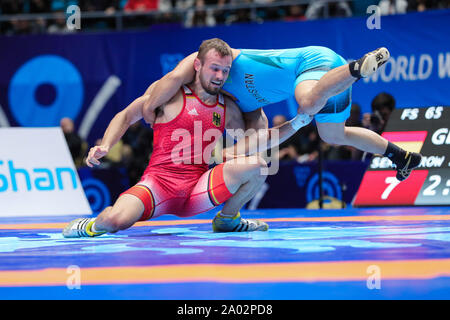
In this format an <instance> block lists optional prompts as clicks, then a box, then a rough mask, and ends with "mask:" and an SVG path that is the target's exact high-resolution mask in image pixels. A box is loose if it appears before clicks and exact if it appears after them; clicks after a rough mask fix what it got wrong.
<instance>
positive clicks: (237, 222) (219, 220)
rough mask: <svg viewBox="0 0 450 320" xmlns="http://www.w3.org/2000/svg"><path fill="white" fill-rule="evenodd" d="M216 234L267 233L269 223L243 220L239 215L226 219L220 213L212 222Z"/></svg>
mask: <svg viewBox="0 0 450 320" xmlns="http://www.w3.org/2000/svg"><path fill="white" fill-rule="evenodd" d="M212 227H213V231H214V232H249V231H267V230H268V229H269V226H268V224H267V223H265V222H263V221H260V220H256V219H243V218H241V214H240V213H238V214H237V215H236V216H235V217H232V218H231V217H225V216H223V215H221V214H220V212H219V213H218V214H217V215H216V216H215V217H214V219H213V221H212Z"/></svg>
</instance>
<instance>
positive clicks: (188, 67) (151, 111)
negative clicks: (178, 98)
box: [143, 52, 197, 125]
mask: <svg viewBox="0 0 450 320" xmlns="http://www.w3.org/2000/svg"><path fill="white" fill-rule="evenodd" d="M196 57H197V52H194V53H192V54H190V55H189V56H187V57H186V58H184V59H183V60H182V61H181V62H180V63H179V64H178V65H177V66H176V67H175V69H173V70H172V71H171V72H169V73H167V74H166V75H165V76H164V77H162V78H161V79H160V80H158V81H155V82H153V83H152V84H151V85H150V86H149V87H148V88H147V90H146V91H145V93H144V95H145V96H148V99H147V100H146V102H145V104H144V115H143V116H144V120H145V121H146V122H147V123H149V124H150V125H153V124H154V122H155V117H156V115H155V110H156V108H157V107H158V106H161V105H164V104H165V103H167V102H168V101H169V100H170V99H171V98H172V97H173V96H174V95H175V94H176V93H177V91H178V90H179V89H180V87H181V86H183V85H185V84H188V83H190V82H192V81H193V80H194V77H195V69H194V60H195V58H196Z"/></svg>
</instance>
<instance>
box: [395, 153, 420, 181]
mask: <svg viewBox="0 0 450 320" xmlns="http://www.w3.org/2000/svg"><path fill="white" fill-rule="evenodd" d="M405 159H406V163H405V165H404V166H403V167H402V168H399V167H397V175H396V178H397V180H398V181H403V180H406V179H407V178H408V177H409V175H410V174H411V171H412V170H413V169H414V168H416V167H417V166H418V165H419V164H420V162H421V160H422V156H421V155H420V154H419V153H416V152H409V151H407V152H406V155H405Z"/></svg>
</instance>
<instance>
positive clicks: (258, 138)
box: [223, 99, 312, 158]
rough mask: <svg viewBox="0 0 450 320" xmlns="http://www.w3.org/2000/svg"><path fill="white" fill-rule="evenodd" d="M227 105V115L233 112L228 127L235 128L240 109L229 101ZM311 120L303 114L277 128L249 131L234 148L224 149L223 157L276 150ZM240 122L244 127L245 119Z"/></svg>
mask: <svg viewBox="0 0 450 320" xmlns="http://www.w3.org/2000/svg"><path fill="white" fill-rule="evenodd" d="M226 103H227V114H228V113H229V112H230V111H231V115H230V117H228V116H227V122H226V127H227V128H235V127H236V126H237V125H238V121H239V117H238V116H237V112H236V111H235V110H236V109H237V110H239V108H238V106H237V105H236V103H235V102H233V101H231V100H229V99H227V101H226ZM239 112H240V111H239ZM311 119H312V117H310V116H308V115H304V114H301V115H297V116H296V117H295V118H294V119H292V120H290V121H286V122H285V123H283V124H281V125H279V126H277V127H273V128H270V129H259V130H252V131H248V132H247V134H246V136H245V137H244V138H241V139H239V140H238V141H237V142H236V144H235V145H234V146H231V147H227V148H226V149H224V152H223V155H224V156H225V157H229V158H233V157H236V156H249V155H253V154H256V153H261V152H264V151H266V150H268V149H271V148H274V147H276V146H278V145H279V144H280V143H283V142H284V141H286V140H287V139H288V138H290V137H291V136H292V135H294V134H295V133H296V132H297V130H299V129H300V128H301V127H303V126H305V125H307V124H308V123H309V122H311ZM240 120H241V121H242V122H241V126H242V123H243V122H244V119H243V118H241V119H240Z"/></svg>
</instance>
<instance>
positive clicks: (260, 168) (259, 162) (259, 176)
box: [248, 155, 268, 182]
mask: <svg viewBox="0 0 450 320" xmlns="http://www.w3.org/2000/svg"><path fill="white" fill-rule="evenodd" d="M250 158H251V159H249V160H250V161H251V163H252V165H251V166H249V168H248V172H249V175H250V177H251V179H252V180H262V182H264V180H266V178H267V174H266V172H267V167H268V165H267V161H266V160H265V159H264V158H263V157H262V156H260V155H255V156H252V157H250Z"/></svg>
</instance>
